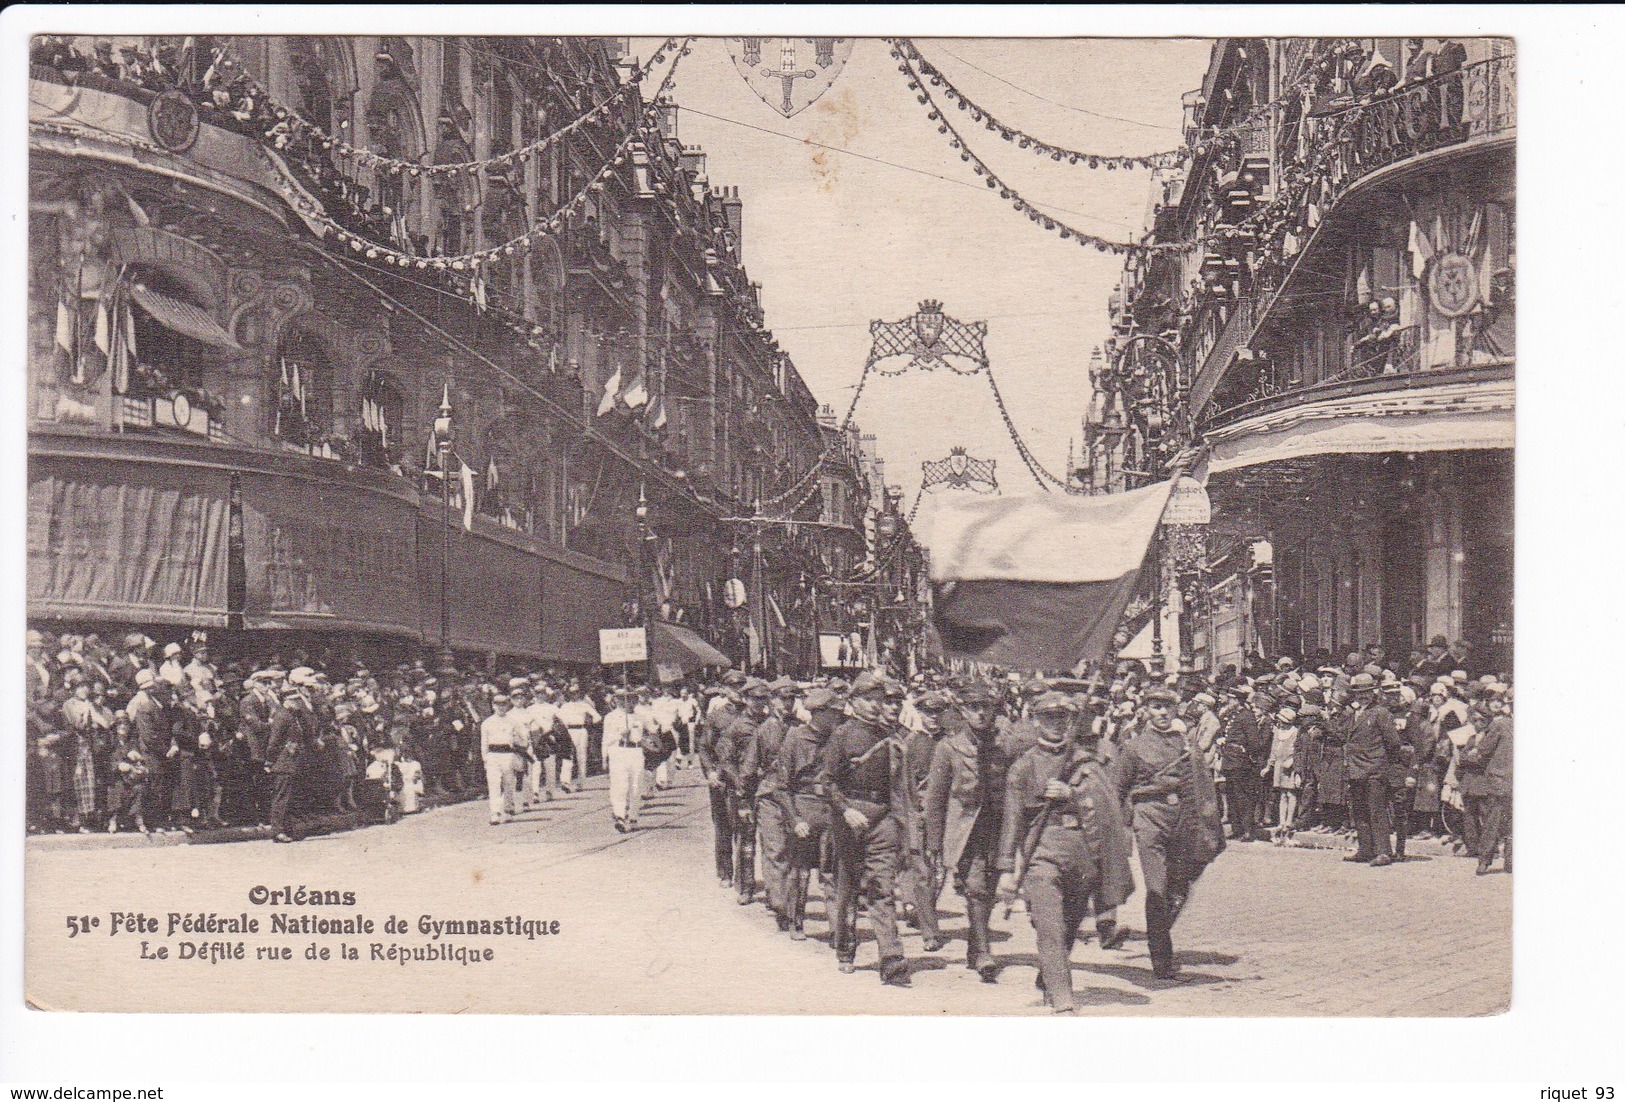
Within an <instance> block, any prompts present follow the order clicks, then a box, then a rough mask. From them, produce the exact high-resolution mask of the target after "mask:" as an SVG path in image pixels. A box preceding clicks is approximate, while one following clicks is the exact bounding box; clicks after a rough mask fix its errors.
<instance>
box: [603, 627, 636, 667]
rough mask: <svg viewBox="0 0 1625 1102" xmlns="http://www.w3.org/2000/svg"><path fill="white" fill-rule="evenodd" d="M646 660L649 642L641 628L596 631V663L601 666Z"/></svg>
mask: <svg viewBox="0 0 1625 1102" xmlns="http://www.w3.org/2000/svg"><path fill="white" fill-rule="evenodd" d="M648 659H649V640H648V637H647V636H646V635H645V634H644V631H643V629H642V628H599V629H598V661H599V662H600V663H602V664H603V665H605V666H609V665H613V664H615V663H617V662H646V661H648Z"/></svg>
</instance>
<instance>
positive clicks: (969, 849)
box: [925, 681, 1014, 983]
mask: <svg viewBox="0 0 1625 1102" xmlns="http://www.w3.org/2000/svg"><path fill="white" fill-rule="evenodd" d="M997 717H998V694H997V692H996V691H995V690H994V688H993V686H991V685H989V684H987V683H985V682H980V681H978V682H973V683H972V684H971V685H969V686H967V687H966V688H965V689H964V690H962V691H961V692H960V694H959V708H958V709H957V710H956V712H955V713H953V714H951V715H950V716H949V718H948V719H947V720H946V722H945V726H946V727H947V733H946V734H945V735H944V736H943V737H942V739H941V740H940V741H938V743H937V745H936V749H935V750H934V751H933V753H932V756H931V776H930V778H929V780H927V782H926V790H925V851H926V855H927V859H928V861H930V862H932V863H936V862H941V867H942V868H944V869H949V870H952V872H953V874H954V888H955V890H957V891H958V892H959V894H960V895H961V896H963V897H964V899H965V916H966V919H967V922H968V924H969V930H968V933H967V938H966V957H965V964H966V967H968V968H969V969H970V970H971V971H973V972H975V973H976V974H977V975H978V976H980V977H981V978H982V982H983V983H997V982H998V978H999V964H998V961H996V960H995V959H994V958H993V951H992V929H991V922H992V918H993V903H994V898H995V895H996V890H997V887H998V858H999V831H1000V830H1001V829H1002V828H1003V825H1004V789H1005V779H1006V777H1007V775H1008V774H1009V771H1010V762H1011V759H1012V754H1011V744H1012V741H1013V737H1014V736H1013V733H1004V732H1001V731H1000V730H999V726H998V724H997V722H996V720H997Z"/></svg>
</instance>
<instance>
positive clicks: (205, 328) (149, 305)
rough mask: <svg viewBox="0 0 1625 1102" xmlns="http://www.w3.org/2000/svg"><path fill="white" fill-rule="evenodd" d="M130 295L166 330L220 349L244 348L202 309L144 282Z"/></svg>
mask: <svg viewBox="0 0 1625 1102" xmlns="http://www.w3.org/2000/svg"><path fill="white" fill-rule="evenodd" d="M130 294H131V295H132V296H134V298H135V301H136V303H137V304H139V305H140V307H141V309H143V310H145V311H146V312H147V313H149V314H151V315H152V320H153V321H156V322H157V323H158V324H159V325H162V326H163V327H164V328H165V329H169V330H172V331H174V332H176V333H179V334H180V335H181V336H183V337H191V338H192V339H193V340H195V341H201V342H202V343H204V344H209V345H213V346H214V347H216V348H233V349H241V348H242V345H240V344H238V343H237V342H236V341H235V340H233V339H232V337H231V334H230V333H228V332H226V331H225V330H224V329H222V328H221V327H220V323H219V322H217V321H215V320H214V319H213V318H211V317H210V316H209V314H208V311H206V310H204V309H203V308H202V307H201V306H193V305H192V304H191V303H190V302H183V301H182V300H180V299H178V298H170V297H169V296H168V295H165V294H160V293H159V292H157V291H154V290H153V289H152V288H151V287H147V286H145V285H143V284H140V283H136V284H133V285H132V286H131V287H130Z"/></svg>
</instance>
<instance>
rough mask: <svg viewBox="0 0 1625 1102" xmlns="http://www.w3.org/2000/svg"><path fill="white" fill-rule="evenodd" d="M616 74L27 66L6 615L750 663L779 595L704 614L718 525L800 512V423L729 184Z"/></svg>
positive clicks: (378, 50)
mask: <svg viewBox="0 0 1625 1102" xmlns="http://www.w3.org/2000/svg"><path fill="white" fill-rule="evenodd" d="M626 54H627V46H626V44H625V42H624V40H615V39H599V38H535V37H487V38H449V37H404V36H360V37H345V38H338V37H298V36H294V37H240V38H232V39H224V38H210V37H204V36H199V37H188V38H185V39H182V38H178V37H176V38H153V37H146V38H116V37H115V38H102V39H96V38H75V39H44V38H42V39H36V40H35V42H34V43H33V44H32V49H31V67H30V72H29V99H30V118H29V122H30V129H29V138H30V158H29V179H30V201H29V252H30V269H29V314H28V317H29V345H28V349H29V351H28V388H29V394H28V397H29V408H28V417H29V516H28V550H29V591H28V600H29V615H30V618H31V620H33V621H36V622H39V623H42V624H44V623H49V624H60V625H62V626H67V625H69V624H74V625H80V626H88V625H102V624H106V625H112V624H130V625H166V626H167V627H166V630H168V631H170V632H171V634H173V630H174V626H186V627H204V628H213V629H216V630H219V631H224V632H227V633H237V632H247V633H253V632H282V633H300V634H305V635H309V634H312V633H314V634H315V635H317V636H319V635H321V634H322V633H328V632H335V631H340V630H342V631H345V632H348V633H353V634H358V635H360V636H362V637H365V638H368V639H370V640H372V641H373V642H374V643H376V644H378V645H386V644H388V643H390V642H393V643H396V644H400V645H402V646H438V647H441V648H444V649H449V650H453V651H461V652H465V653H468V654H475V655H478V654H483V655H486V656H493V657H494V656H496V655H508V656H516V657H529V658H535V659H543V660H548V661H559V662H569V663H595V662H596V661H597V630H598V629H599V628H601V627H615V626H621V625H623V624H628V623H637V622H640V621H641V620H643V619H652V620H657V621H669V622H672V623H676V624H680V625H683V626H685V627H688V628H691V629H692V630H694V631H696V632H698V633H700V634H701V635H703V636H705V637H707V638H710V639H711V640H713V641H714V642H715V643H716V644H717V645H718V646H720V647H722V648H723V649H724V650H728V651H731V652H732V655H733V657H735V658H736V659H742V658H746V657H748V655H746V654H745V653H744V640H745V639H746V638H747V637H748V636H749V635H750V627H751V625H750V624H748V623H747V622H746V617H749V616H755V617H757V618H758V619H759V618H760V617H761V616H763V615H765V613H764V611H763V610H765V609H768V608H771V607H775V606H776V607H778V608H781V609H785V610H788V609H790V608H791V607H792V606H793V605H794V603H795V594H793V593H790V592H776V591H774V590H772V589H770V588H768V589H764V588H763V587H770V586H776V585H777V586H784V585H789V584H791V583H790V582H788V581H786V580H785V579H784V578H783V577H781V576H780V575H778V574H771V573H770V572H767V571H762V572H759V576H756V577H753V578H752V579H751V582H752V584H754V585H756V586H757V587H758V591H759V599H757V600H755V601H754V602H753V603H752V604H751V606H750V607H749V608H747V609H744V610H735V609H730V608H727V607H725V604H724V602H723V600H722V589H723V585H724V582H725V581H726V580H727V579H728V578H729V577H730V576H733V572H734V570H735V567H736V562H737V559H738V557H739V555H740V554H741V548H742V547H748V546H749V543H750V540H749V538H748V534H747V535H746V536H744V537H741V536H740V535H739V534H738V526H737V525H734V524H732V523H730V522H729V521H728V520H726V519H725V518H730V517H739V516H741V515H749V514H750V513H751V512H752V511H753V509H754V507H755V503H756V502H762V506H761V509H762V512H763V513H770V514H774V515H778V514H781V513H782V514H785V515H788V516H791V517H805V518H807V519H809V520H817V519H818V518H819V517H820V516H821V515H822V514H823V512H826V511H827V510H825V504H824V501H823V499H822V496H821V494H820V492H819V491H820V490H824V489H825V488H824V485H823V483H827V482H828V481H829V479H824V480H820V479H819V478H817V477H814V475H815V473H816V472H815V471H814V468H816V467H819V466H821V465H822V464H821V457H822V454H823V429H822V428H821V426H820V424H819V422H818V417H817V412H818V411H817V404H816V402H815V401H814V400H813V398H812V396H811V394H810V393H809V392H808V391H807V388H806V385H805V383H804V382H803V381H802V380H801V378H800V376H799V374H798V373H797V372H796V369H795V366H794V364H793V363H792V362H791V361H790V358H789V356H788V355H787V354H786V353H784V352H783V351H782V350H781V349H779V347H778V345H777V342H776V341H775V340H774V338H773V336H772V333H771V331H770V330H768V328H767V327H766V325H765V321H764V318H763V313H762V307H761V289H760V287H759V286H757V285H756V284H754V283H753V282H752V281H751V280H750V278H749V276H748V273H747V271H746V269H745V266H744V261H743V249H744V242H743V215H742V203H743V201H742V199H741V198H740V197H739V195H738V192H737V189H731V190H730V189H724V188H721V187H712V186H711V184H710V182H709V180H708V179H707V176H706V169H705V162H706V158H705V154H704V151H703V150H700V149H698V148H694V147H690V146H685V145H684V144H682V142H681V141H680V140H679V138H678V135H677V131H676V108H675V105H673V104H671V103H670V102H668V101H664V100H656V101H655V102H645V101H644V100H643V98H642V95H641V93H640V91H639V90H638V88H637V87H634V86H630V82H629V77H630V76H631V75H632V74H634V73H635V72H637V71H638V59H636V58H631V57H628V56H626ZM674 56H675V51H674V50H672V51H668V56H667V57H666V59H665V60H664V61H663V62H662V63H661V64H658V65H656V64H652V59H645V61H648V62H651V64H650V65H649V70H648V71H649V72H650V73H652V76H651V77H650V79H649V80H648V81H646V82H645V87H654V86H655V85H657V84H658V83H659V80H660V77H661V75H662V74H663V73H664V71H665V69H666V67H667V66H669V65H670V64H671V62H672V58H673V57H674ZM572 123H577V125H574V126H571V125H569V124H572ZM550 135H557V137H556V139H555V140H551V141H548V142H547V143H546V144H543V145H540V146H538V143H539V142H541V140H542V139H543V138H545V137H548V136H550ZM446 165H457V166H462V167H458V168H456V169H452V170H446V169H444V168H437V166H446ZM533 231H534V232H533ZM515 241H519V242H520V243H519V244H518V245H517V246H516V247H514V248H511V249H510V248H506V247H505V246H506V245H508V244H512V243H514V242H515ZM492 249H496V250H498V252H497V253H496V255H494V257H489V258H488V259H486V260H485V261H484V262H483V263H480V264H472V263H467V262H465V261H463V260H458V259H455V258H458V257H466V256H467V255H468V254H471V253H478V252H481V251H485V250H492ZM488 256H489V254H488ZM443 402H446V403H447V404H448V405H449V407H450V410H451V431H450V434H449V439H448V438H445V437H438V436H436V435H435V422H436V420H437V418H438V417H439V416H440V413H441V406H442V403H443ZM437 440H438V441H441V442H443V443H446V444H447V445H448V446H447V447H445V448H444V449H442V448H440V447H438V446H437V443H436V441H437ZM442 452H443V453H444V456H445V458H446V465H447V467H448V468H449V472H450V475H451V477H450V478H449V479H442V477H441V475H440V471H439V467H440V464H441V458H442ZM464 466H466V467H467V468H468V471H467V473H466V474H465V473H464V471H463V467H464ZM844 469H845V467H844V465H842V464H833V465H831V466H830V468H829V474H830V475H831V477H832V478H833V479H834V480H835V481H836V482H840V483H842V484H843V488H842V490H841V491H840V492H841V493H842V494H843V495H844V496H843V500H853V499H861V498H862V497H863V496H864V494H865V493H866V490H865V489H864V488H863V487H860V486H858V485H856V484H852V485H845V483H855V479H852V478H847V477H846V476H843V475H842V474H841V471H842V470H844ZM809 484H810V485H811V487H812V490H813V492H812V493H811V494H808V493H807V492H805V490H804V488H805V487H807V486H808V485H809ZM825 492H827V493H834V492H836V491H834V490H833V489H829V490H825ZM640 497H642V498H643V499H644V500H645V501H646V503H647V509H646V511H645V512H644V514H643V519H642V521H641V522H640V521H639V519H638V513H639V511H638V504H639V500H640ZM465 498H466V499H467V500H466V502H465V500H464V499H465ZM844 512H845V511H844V510H843V513H844ZM859 512H861V509H860V510H859ZM776 531H777V530H774V531H773V532H769V534H768V535H767V536H766V540H767V542H768V543H769V545H770V546H769V547H768V552H769V554H768V558H769V559H771V558H772V554H771V553H772V551H773V550H775V549H776V547H775V541H776V540H777V539H778V538H779V537H778V536H777V535H776V534H774V533H775V532H776ZM807 531H808V532H809V533H811V535H810V536H809V537H807V538H806V539H800V544H799V545H805V546H804V550H806V551H807V553H808V554H809V555H811V554H813V552H814V551H816V550H817V547H816V546H814V545H816V544H817V543H818V541H819V540H823V539H827V540H829V541H831V542H833V543H835V544H838V545H840V546H841V547H842V548H850V546H851V544H852V542H853V539H854V536H855V530H854V526H853V524H852V523H850V522H846V523H845V524H844V525H835V526H833V527H832V528H831V529H829V530H828V531H825V530H823V529H818V528H810V529H808V530H807ZM849 553H850V552H849V551H848V550H843V551H842V552H841V554H843V555H844V554H849ZM762 634H763V632H762V631H761V630H760V629H757V635H758V636H761V635H762ZM806 649H808V650H810V649H811V648H810V647H809V648H806ZM759 659H760V664H762V665H764V666H778V665H783V666H785V667H786V668H794V664H795V662H796V661H797V658H796V655H795V654H793V653H792V652H791V651H790V650H789V649H784V650H782V651H780V652H768V653H765V654H762V655H759Z"/></svg>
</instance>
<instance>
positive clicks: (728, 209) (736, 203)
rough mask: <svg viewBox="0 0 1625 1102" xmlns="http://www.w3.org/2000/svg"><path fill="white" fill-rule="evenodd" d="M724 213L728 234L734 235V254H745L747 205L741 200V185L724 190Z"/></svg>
mask: <svg viewBox="0 0 1625 1102" xmlns="http://www.w3.org/2000/svg"><path fill="white" fill-rule="evenodd" d="M722 194H723V198H722V213H723V214H724V215H725V216H726V217H727V219H728V232H729V233H730V234H732V235H733V242H734V252H736V253H738V254H739V255H741V256H743V255H744V253H745V204H744V202H743V200H741V199H740V198H739V185H738V184H735V185H733V186H732V187H725V188H723V189H722Z"/></svg>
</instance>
